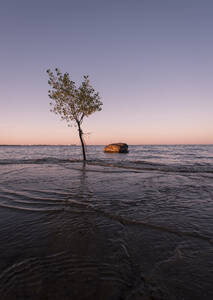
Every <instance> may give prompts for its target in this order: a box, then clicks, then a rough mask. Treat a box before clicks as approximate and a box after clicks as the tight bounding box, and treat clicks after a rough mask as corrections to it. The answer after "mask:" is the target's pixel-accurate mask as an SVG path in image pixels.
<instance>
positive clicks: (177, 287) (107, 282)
mask: <svg viewBox="0 0 213 300" xmlns="http://www.w3.org/2000/svg"><path fill="white" fill-rule="evenodd" d="M80 150H81V149H80V148H79V147H77V146H36V147H35V146H26V147H23V146H21V147H20V146H17V147H15V146H13V147H12V146H4V147H3V146H2V147H0V239H1V242H0V253H1V255H0V299H5V300H7V299H62V300H63V299H106V300H108V299H188V300H191V299H213V285H212V283H213V201H212V200H213V145H206V146H200V145H194V146H192V145H183V146H130V147H129V150H130V152H129V153H128V154H106V153H103V147H101V146H88V149H87V151H88V164H86V165H83V163H82V162H81V161H80V159H81V157H80V155H81V153H80ZM151 297H152V298H151Z"/></svg>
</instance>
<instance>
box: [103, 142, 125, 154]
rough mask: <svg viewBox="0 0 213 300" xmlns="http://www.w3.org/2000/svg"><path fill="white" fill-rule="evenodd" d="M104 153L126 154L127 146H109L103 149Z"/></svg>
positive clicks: (118, 144) (121, 144) (120, 144)
mask: <svg viewBox="0 0 213 300" xmlns="http://www.w3.org/2000/svg"><path fill="white" fill-rule="evenodd" d="M104 152H110V153H128V145H127V144H125V143H116V144H109V145H107V146H106V147H105V148H104Z"/></svg>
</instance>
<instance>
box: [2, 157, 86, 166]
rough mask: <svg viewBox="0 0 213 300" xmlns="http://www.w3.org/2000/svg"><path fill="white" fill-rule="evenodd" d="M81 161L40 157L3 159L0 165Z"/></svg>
mask: <svg viewBox="0 0 213 300" xmlns="http://www.w3.org/2000/svg"><path fill="white" fill-rule="evenodd" d="M74 162H81V160H80V159H60V158H55V157H45V158H38V159H1V160H0V165H20V164H59V163H74Z"/></svg>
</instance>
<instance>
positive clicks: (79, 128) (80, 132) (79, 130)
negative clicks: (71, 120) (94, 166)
mask: <svg viewBox="0 0 213 300" xmlns="http://www.w3.org/2000/svg"><path fill="white" fill-rule="evenodd" d="M77 124H78V134H79V137H80V140H81V147H82V154H83V160H84V161H86V152H85V146H84V140H83V138H82V135H83V131H82V129H81V125H80V123H77Z"/></svg>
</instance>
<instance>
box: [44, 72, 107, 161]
mask: <svg viewBox="0 0 213 300" xmlns="http://www.w3.org/2000/svg"><path fill="white" fill-rule="evenodd" d="M47 73H48V75H49V80H48V84H49V85H50V87H51V89H50V90H49V91H48V96H49V97H50V99H51V103H50V105H51V111H52V112H54V113H55V114H57V115H60V117H61V119H62V120H66V121H67V122H68V125H69V126H71V125H72V124H75V125H76V126H78V131H79V137H80V140H81V145H82V151H83V159H84V160H86V155H85V147H84V141H83V138H82V135H83V131H82V129H81V124H82V122H83V119H84V118H85V117H88V116H90V115H91V114H92V113H94V112H96V111H100V110H101V109H102V105H103V103H102V102H101V101H100V96H99V93H98V92H96V91H95V90H94V88H93V87H92V86H91V85H90V81H89V76H88V75H84V76H83V81H82V83H81V84H80V86H79V87H76V85H75V82H74V81H72V80H71V79H70V75H69V73H64V74H62V73H61V71H60V70H59V69H58V68H56V69H55V72H52V71H51V70H50V69H48V70H47Z"/></svg>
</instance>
